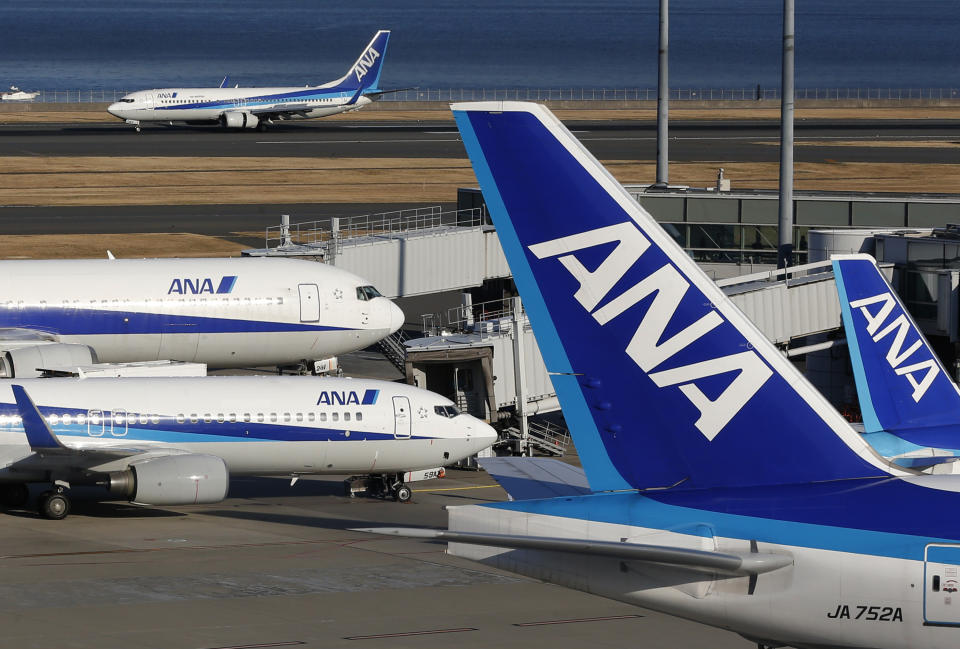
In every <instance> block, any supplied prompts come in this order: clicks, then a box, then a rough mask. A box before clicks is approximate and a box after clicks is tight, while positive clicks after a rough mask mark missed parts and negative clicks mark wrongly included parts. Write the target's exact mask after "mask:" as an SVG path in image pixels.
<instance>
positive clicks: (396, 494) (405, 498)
mask: <svg viewBox="0 0 960 649" xmlns="http://www.w3.org/2000/svg"><path fill="white" fill-rule="evenodd" d="M411 498H413V491H411V490H410V487H408V486H407V485H405V484H401V485H400V486H399V487H394V489H393V499H394V500H396V501H397V502H398V503H405V502H410V499H411Z"/></svg>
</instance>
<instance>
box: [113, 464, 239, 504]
mask: <svg viewBox="0 0 960 649" xmlns="http://www.w3.org/2000/svg"><path fill="white" fill-rule="evenodd" d="M229 483H230V474H229V473H228V471H227V465H226V464H225V463H224V461H223V459H222V458H219V457H217V456H215V455H199V454H190V455H164V456H161V457H155V458H150V459H146V460H142V461H139V462H135V463H133V464H131V465H130V468H128V469H127V470H126V471H113V472H111V473H109V474H108V475H107V489H109V491H110V493H112V494H115V495H118V496H121V497H123V498H126V499H127V500H129V501H130V502H132V503H136V504H138V505H200V504H208V503H218V502H220V501H221V500H223V499H224V498H226V497H227V488H228V487H229Z"/></svg>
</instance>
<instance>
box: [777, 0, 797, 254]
mask: <svg viewBox="0 0 960 649" xmlns="http://www.w3.org/2000/svg"><path fill="white" fill-rule="evenodd" d="M793 54H794V29H793V0H783V72H782V78H781V81H780V87H781V89H782V90H781V93H780V219H779V233H778V234H779V241H778V245H777V268H786V267H787V266H791V265H793V99H794V89H793Z"/></svg>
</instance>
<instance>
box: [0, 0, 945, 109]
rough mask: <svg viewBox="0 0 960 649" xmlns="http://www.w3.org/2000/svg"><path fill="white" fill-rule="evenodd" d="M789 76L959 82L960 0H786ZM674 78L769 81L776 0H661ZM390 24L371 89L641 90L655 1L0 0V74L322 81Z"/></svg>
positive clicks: (138, 84)
mask: <svg viewBox="0 0 960 649" xmlns="http://www.w3.org/2000/svg"><path fill="white" fill-rule="evenodd" d="M796 5H797V8H796V32H797V39H796V41H797V55H796V71H797V80H796V83H797V87H798V88H814V87H859V88H879V87H883V88H887V87H893V88H920V87H927V88H929V87H936V88H951V87H952V88H956V87H958V86H960V78H958V77H960V72H958V71H960V46H958V33H960V1H958V0H912V1H910V2H905V1H903V0H796ZM670 9H671V23H670V26H671V31H670V48H671V70H670V82H671V84H670V85H671V86H672V87H674V88H711V87H712V88H738V87H752V86H755V85H757V84H761V85H763V86H764V87H777V86H779V75H780V40H781V31H782V26H781V16H780V11H781V9H782V2H780V0H673V2H672V3H671V7H670ZM379 28H388V29H392V30H393V35H392V38H391V41H390V46H389V51H388V55H387V59H386V64H385V68H384V73H383V79H382V84H381V85H382V86H383V87H408V86H418V87H421V88H450V87H453V88H505V87H529V88H651V87H655V86H656V81H657V34H658V29H659V26H658V0H633V1H629V0H576V1H574V0H472V1H471V2H461V1H454V0H435V1H429V0H406V1H399V0H395V1H391V0H352V1H350V2H338V3H332V2H307V1H303V0H271V2H263V1H262V0H256V1H254V0H205V1H204V0H200V1H198V0H168V1H149V0H141V1H138V2H130V1H129V0H43V1H41V2H37V1H36V0H2V1H0V87H4V86H5V85H9V84H11V83H16V84H18V85H20V86H21V87H23V88H29V89H48V90H58V89H61V90H62V89H78V88H82V89H101V88H103V89H137V88H145V87H160V86H196V85H200V86H210V85H215V84H217V83H219V81H220V79H221V78H222V77H223V76H224V75H225V74H229V75H230V77H231V80H232V81H234V82H237V83H240V84H241V85H286V84H291V85H298V84H307V83H322V82H325V81H329V80H331V79H334V78H337V77H339V76H340V75H342V74H344V72H345V71H346V69H347V68H348V67H349V65H350V64H351V63H352V62H353V61H354V60H355V59H356V57H357V56H358V55H359V53H360V51H361V49H362V47H363V46H364V45H365V44H366V42H367V41H368V40H369V38H370V36H371V35H372V34H373V33H374V31H376V30H377V29H379Z"/></svg>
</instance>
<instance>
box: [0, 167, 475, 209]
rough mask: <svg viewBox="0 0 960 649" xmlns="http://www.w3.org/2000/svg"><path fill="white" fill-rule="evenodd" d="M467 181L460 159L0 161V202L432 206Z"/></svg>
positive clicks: (469, 173) (468, 175)
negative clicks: (381, 204)
mask: <svg viewBox="0 0 960 649" xmlns="http://www.w3.org/2000/svg"><path fill="white" fill-rule="evenodd" d="M474 183H475V180H474V178H473V172H472V170H471V168H470V163H469V162H467V161H466V160H447V159H397V158H384V159H377V158H373V159H364V158H226V157H215V158H190V157H155V158H153V157H146V158H136V157H125V158H111V157H71V156H63V157H6V158H0V204H6V205H197V204H226V203H297V202H328V203H358V202H374V203H376V202H390V203H399V202H404V203H417V202H434V203H436V202H442V201H450V200H452V199H453V198H454V197H455V196H456V188H457V187H460V186H463V185H471V184H474Z"/></svg>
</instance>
